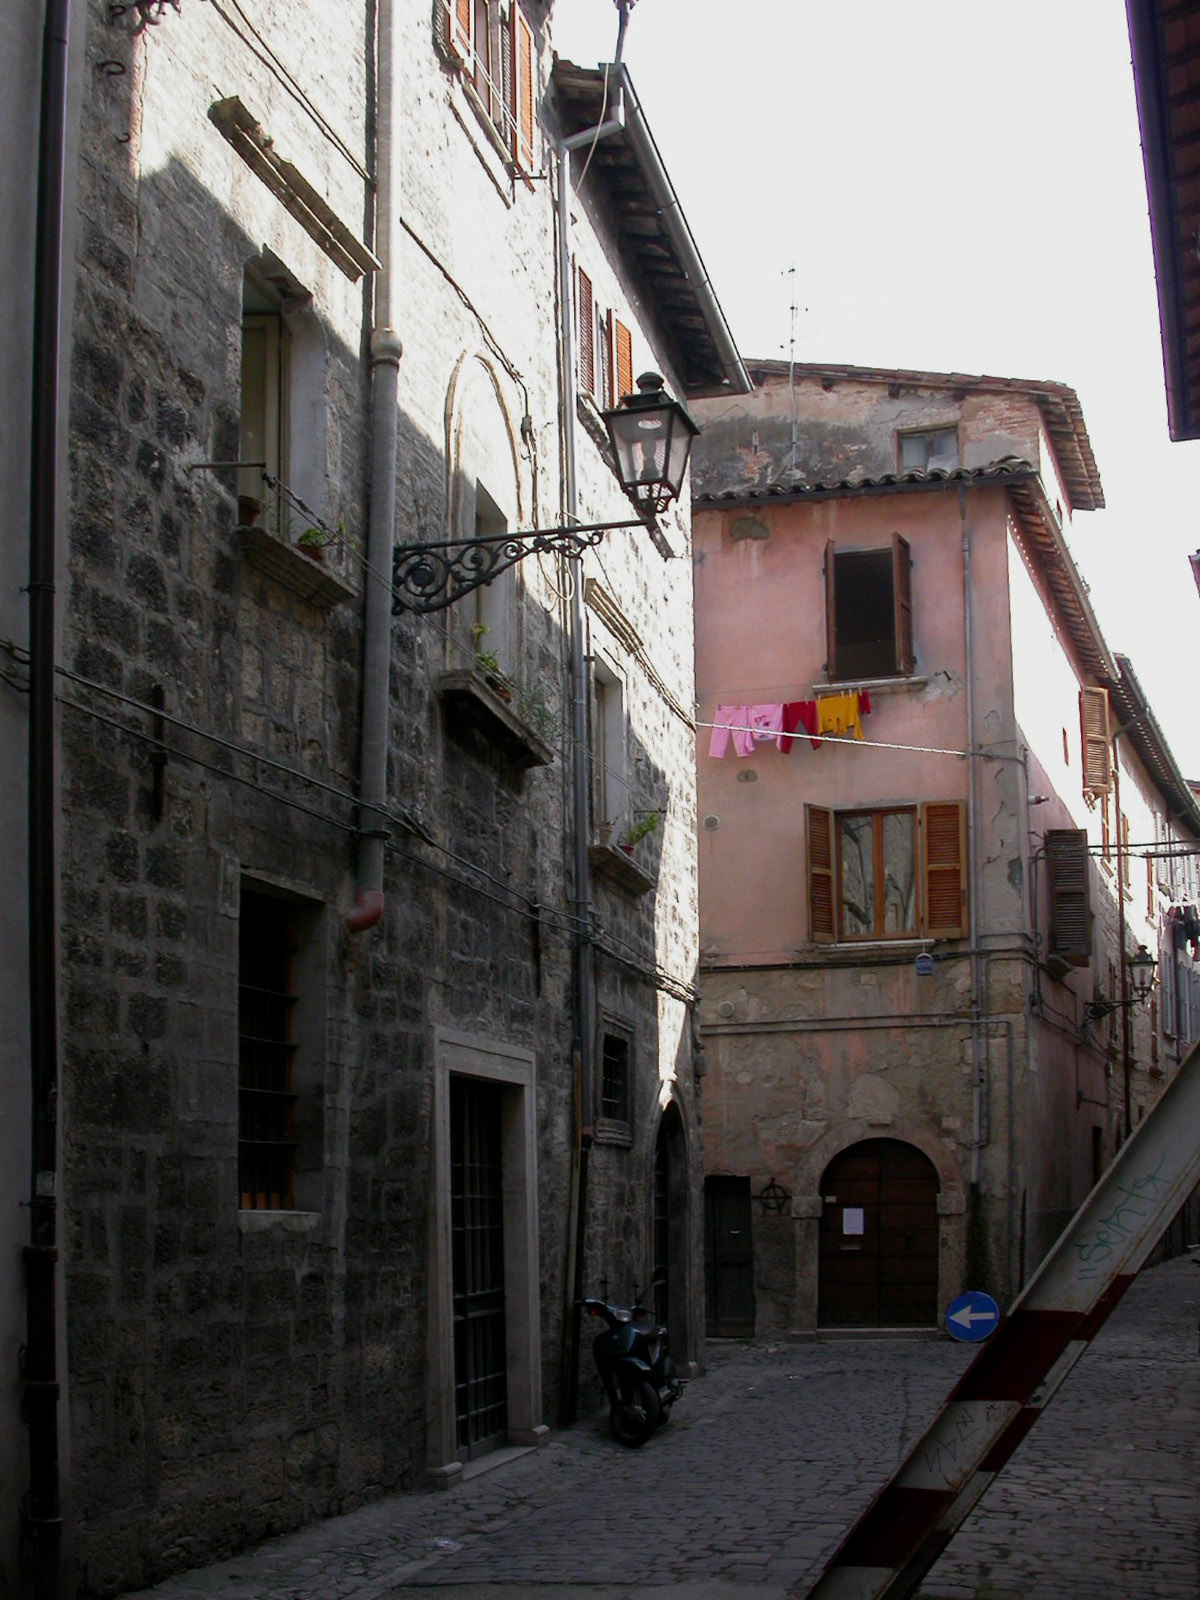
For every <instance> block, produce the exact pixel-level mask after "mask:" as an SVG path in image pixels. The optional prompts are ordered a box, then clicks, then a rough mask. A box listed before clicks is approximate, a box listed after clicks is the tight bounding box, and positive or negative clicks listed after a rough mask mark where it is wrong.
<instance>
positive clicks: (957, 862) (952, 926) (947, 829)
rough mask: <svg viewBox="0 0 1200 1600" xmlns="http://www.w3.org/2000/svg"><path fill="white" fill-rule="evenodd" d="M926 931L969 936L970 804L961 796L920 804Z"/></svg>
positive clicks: (936, 934)
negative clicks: (967, 806)
mask: <svg viewBox="0 0 1200 1600" xmlns="http://www.w3.org/2000/svg"><path fill="white" fill-rule="evenodd" d="M921 843H922V862H921V865H922V871H923V874H924V884H925V929H924V931H925V934H926V936H927V937H928V938H930V939H965V938H966V937H967V808H966V806H965V805H964V804H963V802H962V801H961V800H930V801H927V802H926V803H925V804H924V805H923V806H922V807H921Z"/></svg>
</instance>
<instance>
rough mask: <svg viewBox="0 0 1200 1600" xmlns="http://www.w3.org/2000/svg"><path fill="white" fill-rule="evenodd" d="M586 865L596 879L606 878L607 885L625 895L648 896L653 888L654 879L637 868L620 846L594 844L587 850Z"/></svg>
mask: <svg viewBox="0 0 1200 1600" xmlns="http://www.w3.org/2000/svg"><path fill="white" fill-rule="evenodd" d="M588 863H589V865H590V866H591V869H592V871H593V872H594V873H595V874H596V876H597V877H598V878H606V879H607V880H608V882H609V883H612V884H614V885H615V886H616V887H617V888H618V889H623V890H624V891H625V893H626V894H629V895H633V896H635V897H638V896H641V895H644V894H649V893H650V891H651V889H653V888H654V885H655V882H656V879H654V878H652V877H651V876H650V874H649V873H648V872H645V871H643V869H642V868H641V867H639V866H638V864H637V862H636V861H635V860H634V859H633V857H632V856H631V855H630V854H629V853H628V852H627V851H625V850H622V849H621V847H620V845H616V844H594V845H591V846H589V848H588Z"/></svg>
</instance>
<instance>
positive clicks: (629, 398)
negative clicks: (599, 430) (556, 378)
mask: <svg viewBox="0 0 1200 1600" xmlns="http://www.w3.org/2000/svg"><path fill="white" fill-rule="evenodd" d="M637 383H638V391H639V392H638V393H637V394H627V395H625V396H624V397H623V398H622V400H621V404H620V405H619V406H618V407H617V408H616V410H615V411H606V412H605V413H604V425H605V427H606V428H607V429H608V436H609V438H610V439H611V440H612V447H613V455H614V456H615V457H616V458H617V474H618V476H619V477H620V479H621V487H622V488H623V489H624V490H625V492H626V494H628V495H630V496H631V497H632V498H633V499H634V500H635V501H636V502H637V504H638V505H640V506H643V507H644V508H645V509H646V510H647V511H648V512H653V513H658V512H660V511H665V510H666V509H667V507H668V506H669V505H670V504H671V501H672V500H677V499H678V498H679V494H680V491H681V490H682V488H683V479H684V474H685V473H686V472H687V464H688V457H689V456H690V455H691V453H692V440H693V439H694V438H695V437H696V435H697V434H698V433H699V432H700V430H699V428H698V427H697V426H696V424H695V423H694V422H693V421H692V419H691V417H689V416H688V414H687V412H686V411H685V410H684V408H683V407H682V406H681V405H680V404H679V402H678V400H672V399H670V398H669V396H668V395H667V392H666V390H665V389H664V388H663V381H662V379H661V378H660V377H659V375H658V373H657V372H643V374H642V375H641V377H640V378H639V379H638V381H637Z"/></svg>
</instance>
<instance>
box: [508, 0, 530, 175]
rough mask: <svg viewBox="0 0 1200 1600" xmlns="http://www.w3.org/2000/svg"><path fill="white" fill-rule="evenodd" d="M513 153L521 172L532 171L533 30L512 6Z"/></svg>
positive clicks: (518, 10) (519, 10)
mask: <svg viewBox="0 0 1200 1600" xmlns="http://www.w3.org/2000/svg"><path fill="white" fill-rule="evenodd" d="M512 54H513V61H512V85H513V104H512V105H511V106H510V107H509V110H510V112H511V113H512V130H513V132H512V139H513V146H512V154H513V160H514V161H515V162H516V164H517V166H518V167H520V169H521V171H522V172H532V171H533V107H534V92H533V88H534V86H533V60H534V57H533V30H532V28H531V27H530V26H529V24H528V22H526V20H525V18H524V16H523V14H522V12H521V8H520V6H518V5H514V6H513V30H512Z"/></svg>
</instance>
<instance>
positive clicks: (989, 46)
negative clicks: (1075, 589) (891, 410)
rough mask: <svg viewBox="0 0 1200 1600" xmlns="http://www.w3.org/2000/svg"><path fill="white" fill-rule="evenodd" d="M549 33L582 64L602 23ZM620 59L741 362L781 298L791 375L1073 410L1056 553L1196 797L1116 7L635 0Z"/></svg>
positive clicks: (607, 35) (580, 11)
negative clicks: (887, 383)
mask: <svg viewBox="0 0 1200 1600" xmlns="http://www.w3.org/2000/svg"><path fill="white" fill-rule="evenodd" d="M552 30H553V37H554V44H555V48H556V49H557V50H558V53H559V54H560V55H562V56H564V57H566V58H567V59H568V60H572V61H574V62H576V63H577V64H579V65H581V66H595V65H597V64H598V63H599V62H601V61H606V60H609V59H611V57H612V54H613V51H614V49H615V45H616V35H617V11H616V7H615V5H614V3H613V0H556V4H555V7H554V14H553V23H552ZM624 59H625V63H626V65H627V67H628V68H629V72H630V75H631V77H632V79H633V83H634V87H635V88H636V90H637V93H638V98H639V99H640V101H641V104H642V109H643V111H644V112H645V115H646V119H647V121H648V123H649V125H650V128H651V131H652V133H653V134H654V138H655V141H656V142H657V144H658V147H659V150H660V151H661V153H662V156H663V160H664V163H665V165H666V168H667V171H668V173H669V174H670V176H671V180H672V182H673V184H674V186H675V191H676V193H677V194H678V196H679V199H680V202H681V204H682V206H683V210H684V214H685V215H686V217H687V219H688V222H689V224H690V226H691V230H692V233H693V235H694V236H695V239H696V242H697V245H698V246H699V249H700V253H701V255H702V256H703V258H704V261H705V265H706V266H707V268H708V271H709V274H710V276H711V278H712V282H713V285H714V287H715V289H716V292H717V297H718V299H719V300H720V302H721V306H722V308H723V310H724V312H725V315H726V317H727V318H728V320H729V323H730V326H731V328H732V330H733V335H734V338H735V339H736V341H737V344H738V348H739V349H740V351H741V353H742V355H743V356H744V357H778V358H781V359H786V358H787V355H788V347H789V340H790V338H791V325H792V318H791V313H790V310H789V307H790V304H791V301H792V285H793V284H794V285H795V301H796V304H797V306H798V313H797V317H796V359H797V360H798V361H830V362H849V363H855V364H859V365H863V366H882V367H914V368H918V369H925V370H929V371H945V372H952V371H958V372H968V373H988V374H993V375H997V376H1001V377H1011V378H1040V379H1054V380H1057V381H1059V382H1062V383H1067V384H1070V386H1071V387H1072V388H1073V389H1075V390H1076V392H1077V393H1078V395H1079V399H1080V403H1081V405H1082V407H1083V414H1084V419H1085V421H1086V423H1087V428H1088V432H1089V434H1090V436H1091V440H1092V446H1093V449H1094V451H1095V454H1096V461H1097V464H1098V466H1099V469H1100V477H1101V481H1102V483H1103V485H1104V492H1105V499H1106V501H1107V507H1108V508H1107V510H1105V511H1096V512H1080V513H1079V514H1078V515H1077V516H1076V518H1075V522H1074V525H1073V530H1072V534H1071V545H1072V550H1073V553H1074V555H1075V558H1076V561H1077V562H1078V564H1079V567H1080V570H1081V571H1082V573H1083V576H1084V578H1085V580H1086V581H1087V583H1088V584H1089V585H1090V587H1091V593H1092V603H1093V606H1094V607H1095V610H1096V613H1097V616H1098V618H1099V621H1100V625H1101V627H1102V628H1103V630H1104V633H1105V637H1106V639H1107V642H1108V644H1109V647H1110V648H1111V649H1113V650H1116V651H1119V652H1121V653H1122V654H1124V655H1127V656H1128V657H1129V658H1130V660H1131V661H1132V662H1133V666H1134V670H1135V671H1136V672H1137V674H1138V677H1139V679H1140V680H1141V683H1142V687H1143V688H1144V689H1145V691H1146V695H1147V698H1148V699H1149V701H1150V703H1151V705H1152V707H1153V709H1154V712H1155V714H1156V716H1157V717H1158V720H1159V723H1160V724H1161V726H1162V728H1163V731H1164V732H1165V734H1166V736H1167V739H1168V741H1169V743H1170V745H1171V748H1172V750H1173V752H1174V754H1175V756H1176V757H1177V759H1178V761H1179V764H1180V766H1181V767H1182V769H1183V771H1184V773H1185V774H1186V775H1187V776H1189V777H1200V718H1198V717H1197V716H1196V715H1195V712H1194V709H1193V708H1194V706H1195V705H1196V695H1195V692H1194V690H1193V689H1192V683H1193V678H1194V677H1195V676H1196V674H1197V672H1200V667H1194V666H1193V663H1192V661H1191V646H1192V642H1193V639H1194V637H1195V631H1196V627H1197V623H1200V596H1197V593H1196V589H1195V585H1194V583H1193V581H1192V577H1191V574H1190V571H1189V568H1188V563H1187V555H1188V552H1189V551H1191V550H1194V549H1196V548H1197V546H1198V545H1200V527H1198V525H1197V524H1198V522H1200V517H1198V516H1197V493H1196V489H1195V487H1194V484H1193V480H1194V478H1195V475H1196V469H1197V467H1198V466H1200V456H1198V455H1197V451H1200V443H1191V444H1172V443H1171V441H1170V439H1169V437H1168V434H1167V423H1166V403H1165V400H1164V391H1163V374H1162V347H1161V343H1160V337H1159V328H1158V309H1157V301H1156V299H1155V292H1154V269H1153V263H1152V260H1151V255H1150V231H1149V222H1148V218H1147V205H1146V188H1145V179H1144V175H1143V169H1142V159H1141V145H1140V141H1139V134H1138V124H1137V111H1136V108H1135V104H1134V96H1133V75H1132V71H1131V68H1130V62H1129V40H1128V34H1127V31H1126V22H1125V7H1124V4H1123V3H1122V0H1006V3H1005V4H1004V5H1003V6H984V5H982V4H975V3H970V0H968V3H966V4H959V5H947V4H946V0H938V3H937V4H934V3H933V0H905V3H904V4H903V5H901V4H897V3H895V0H743V3H742V4H741V5H738V6H734V5H730V4H727V3H726V4H721V3H718V0H639V3H637V4H636V5H635V8H634V10H633V11H632V12H631V14H630V20H629V28H628V31H627V33H626V37H625V50H624ZM791 268H795V272H794V274H790V272H789V269H791Z"/></svg>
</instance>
